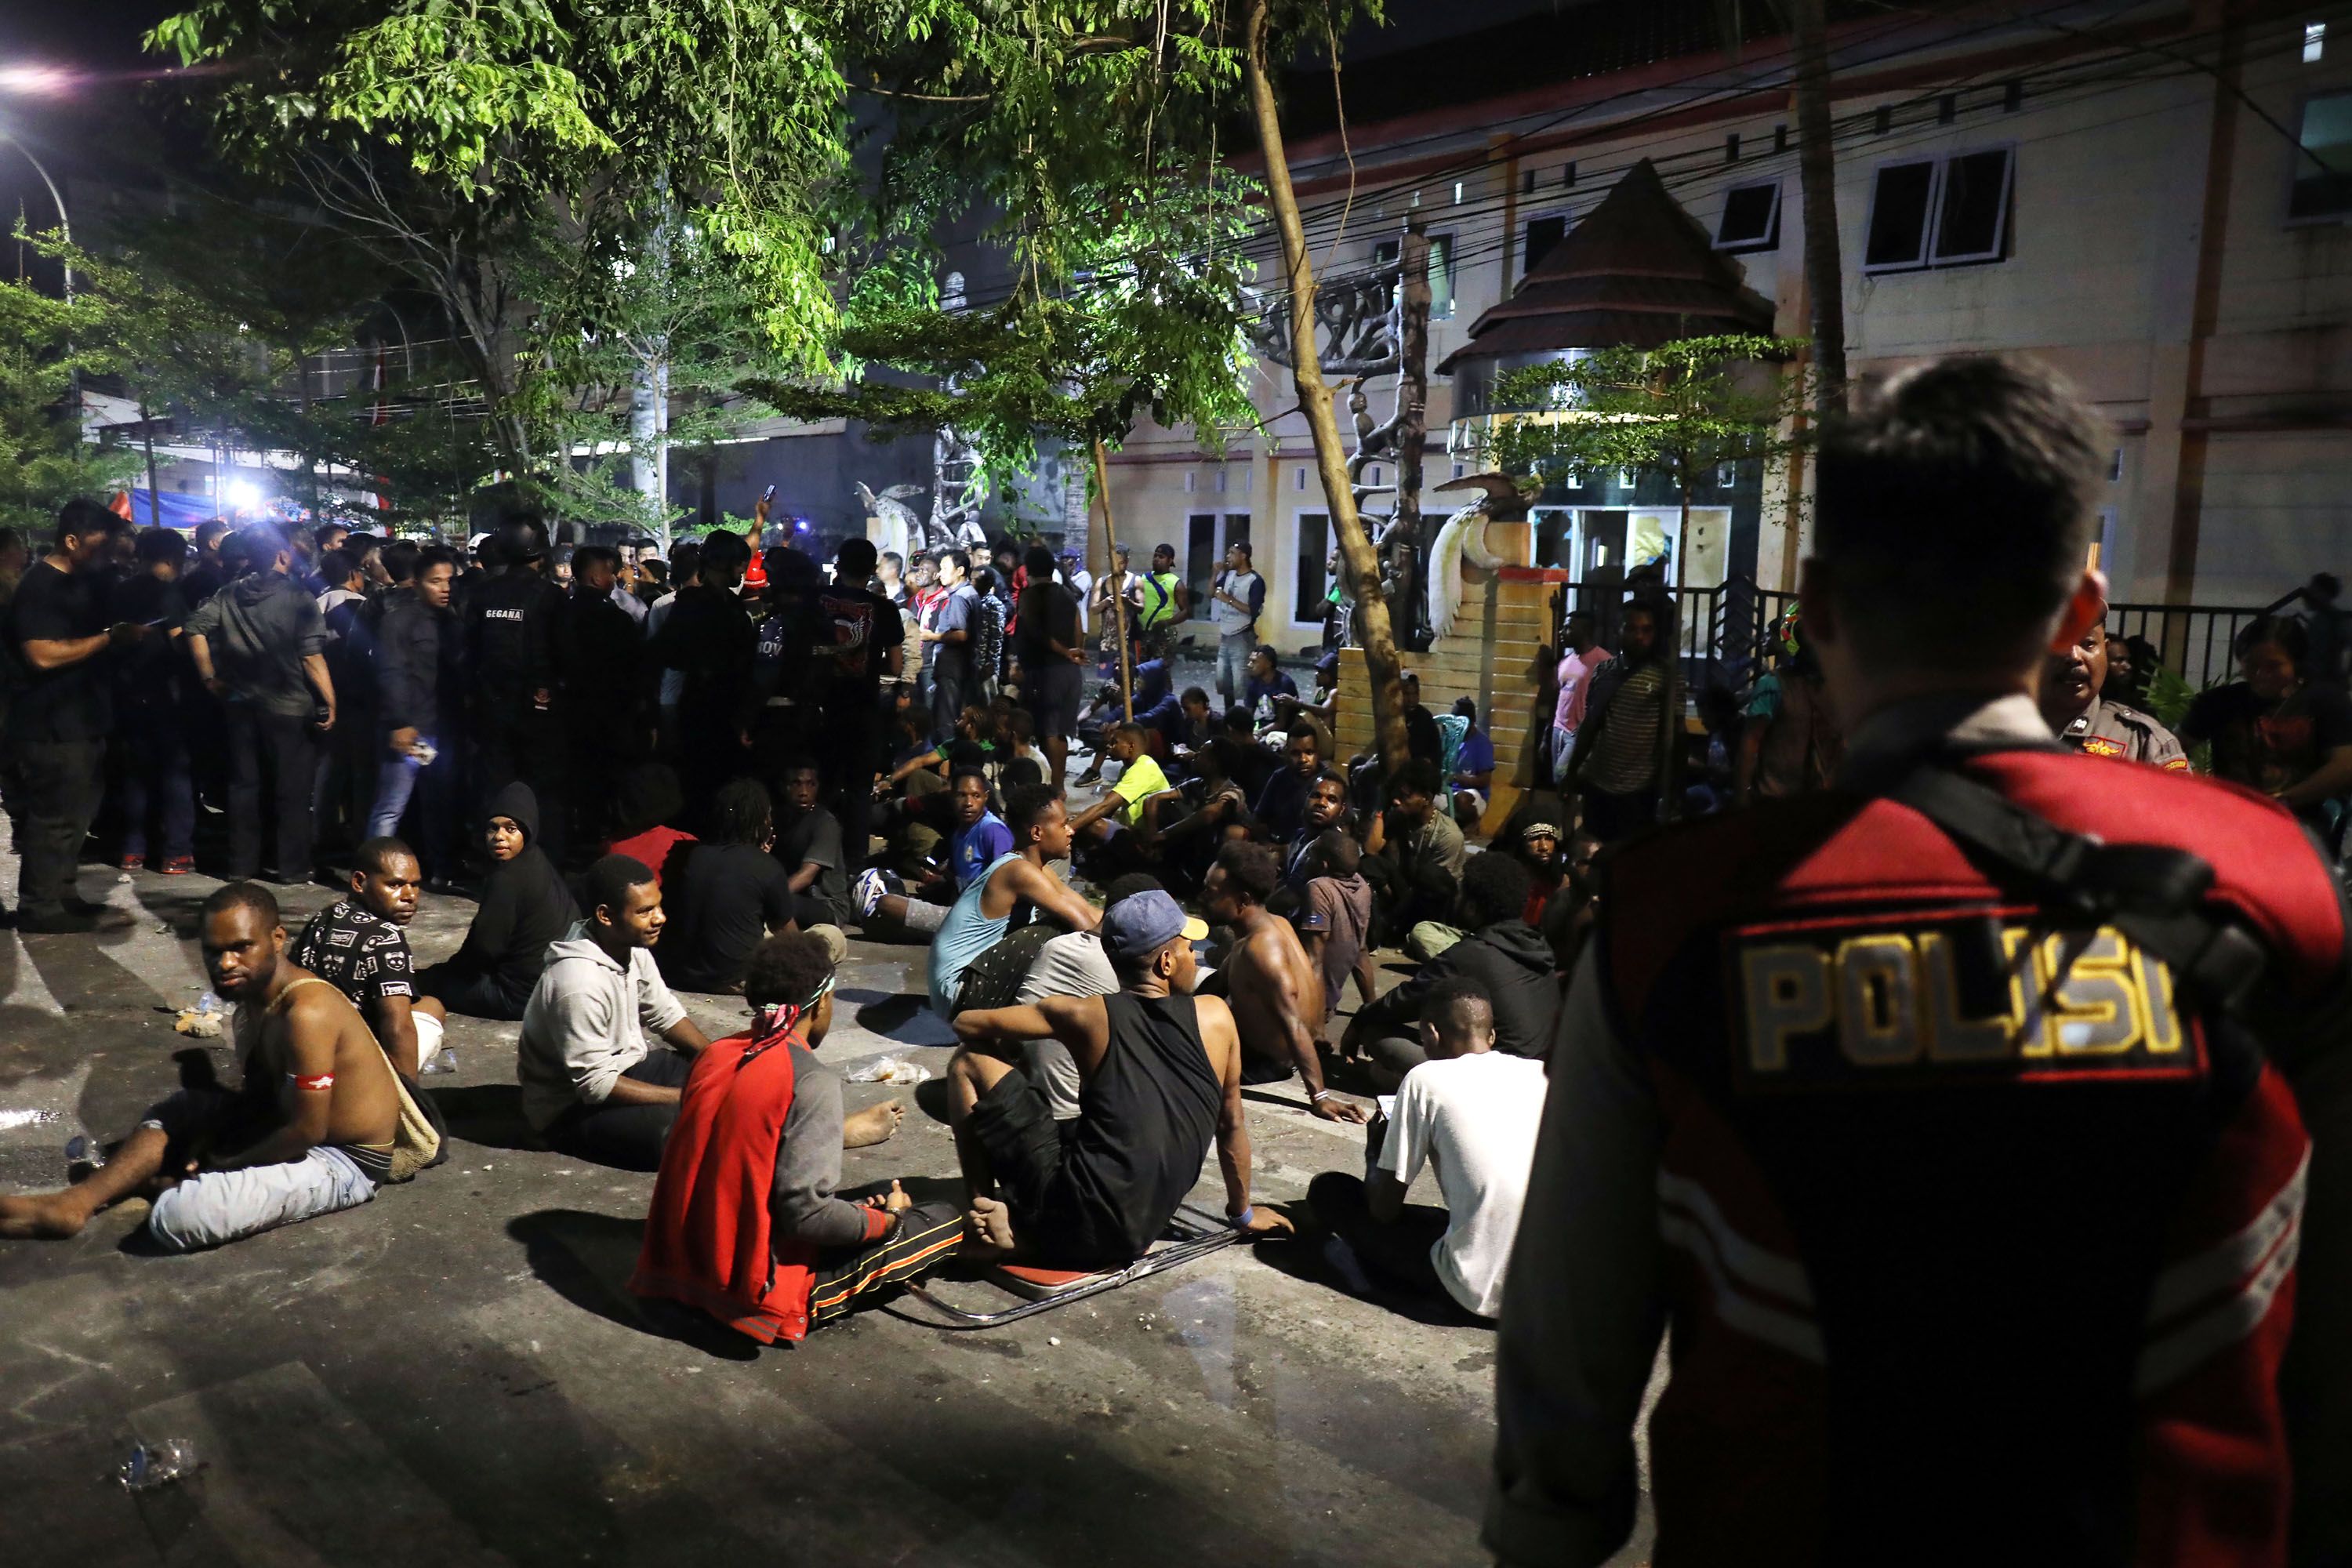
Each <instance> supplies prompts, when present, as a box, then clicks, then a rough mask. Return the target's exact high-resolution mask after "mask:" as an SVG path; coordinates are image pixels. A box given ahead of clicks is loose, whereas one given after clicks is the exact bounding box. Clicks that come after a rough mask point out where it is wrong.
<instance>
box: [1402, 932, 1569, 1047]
mask: <svg viewBox="0 0 2352 1568" xmlns="http://www.w3.org/2000/svg"><path fill="white" fill-rule="evenodd" d="M1455 974H1460V975H1466V976H1467V977H1468V978H1470V979H1472V980H1475V981H1476V982H1477V983H1478V984H1481V985H1483V986H1485V987H1486V994H1487V995H1488V996H1489V997H1491V998H1492V999H1493V1000H1494V1004H1495V1048H1496V1050H1498V1051H1507V1052H1508V1053H1510V1054H1511V1055H1512V1056H1515V1057H1535V1058H1542V1057H1545V1056H1547V1055H1549V1053H1550V1051H1551V1030H1552V1024H1553V1020H1554V1017H1555V1016H1556V1015H1557V1014H1558V1013H1559V1007H1560V984H1559V967H1558V965H1557V963H1555V962H1554V960H1553V957H1552V951H1551V944H1550V943H1549V942H1545V941H1544V939H1543V935H1542V933H1541V932H1539V931H1537V930H1536V929H1535V927H1533V926H1531V925H1529V924H1528V922H1527V921H1497V922H1496V923H1495V924H1493V925H1490V926H1488V927H1486V929H1485V930H1484V931H1474V932H1472V933H1471V934H1470V935H1468V936H1466V937H1464V938H1463V939H1462V940H1461V941H1460V942H1455V943H1454V945H1453V946H1452V947H1449V948H1447V949H1446V950H1445V951H1444V952H1441V953H1439V954H1438V955H1437V956H1436V957H1435V958H1433V959H1431V960H1430V961H1429V962H1428V963H1424V964H1423V965H1422V966H1421V973H1418V974H1416V975H1414V976H1413V977H1412V979H1410V980H1408V981H1406V982H1405V983H1404V984H1402V985H1400V986H1398V987H1397V988H1396V989H1395V990H1393V991H1391V992H1389V993H1388V994H1386V995H1384V996H1382V997H1381V999H1380V1000H1379V1001H1377V1002H1375V1003H1373V1004H1371V1005H1370V1006H1368V1007H1366V1008H1365V1009H1364V1010H1363V1012H1364V1016H1367V1017H1368V1018H1369V1019H1370V1022H1369V1023H1367V1025H1366V1027H1367V1028H1370V1029H1372V1030H1374V1031H1375V1033H1376V1036H1377V1035H1408V1036H1409V1035H1411V1034H1412V1033H1413V1029H1414V1026H1415V1025H1416V1024H1417V1023H1418V1022H1419V1021H1420V1018H1421V999H1422V998H1423V997H1424V996H1426V995H1428V994H1429V993H1430V990H1431V989H1432V988H1433V986H1435V985H1436V984H1437V983H1438V982H1439V981H1441V980H1444V979H1445V978H1447V977H1448V976H1450V975H1455Z"/></svg>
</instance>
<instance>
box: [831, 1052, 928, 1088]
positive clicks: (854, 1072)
mask: <svg viewBox="0 0 2352 1568" xmlns="http://www.w3.org/2000/svg"><path fill="white" fill-rule="evenodd" d="M841 1076H842V1078H843V1079H845V1080H846V1081H847V1082H850V1083H900V1084H905V1083H928V1082H929V1081H930V1077H931V1069H930V1068H927V1067H925V1066H924V1065H923V1064H922V1063H920V1062H912V1061H908V1059H907V1058H904V1057H876V1058H874V1059H873V1060H871V1061H863V1062H860V1063H858V1064H857V1065H856V1067H854V1068H850V1069H849V1070H848V1071H847V1072H845V1073H844V1074H842V1075H841Z"/></svg>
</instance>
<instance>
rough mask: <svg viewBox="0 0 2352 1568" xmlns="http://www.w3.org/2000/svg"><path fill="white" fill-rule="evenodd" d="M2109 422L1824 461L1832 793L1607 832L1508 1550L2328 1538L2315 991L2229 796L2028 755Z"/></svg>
mask: <svg viewBox="0 0 2352 1568" xmlns="http://www.w3.org/2000/svg"><path fill="white" fill-rule="evenodd" d="M2110 445H2111V437H2110V436H2109V435H2108V434H2107V433H2106V432H2105V430H2104V429H2102V428H2101V427H2100V426H2099V424H2098V422H2097V421H2096V419H2095V416H2093V415H2092V414H2091V413H2090V411H2089V410H2088V409H2087V408H2085V407H2084V405H2082V403H2081V402H2080V400H2079V399H2078V398H2076V397H2075V396H2074V394H2073V393H2071V392H2070V391H2069V390H2067V389H2066V388H2065V387H2064V386H2063V384H2060V383H2059V382H2057V381H2056V379H2055V378H2054V377H2053V376H2051V375H2050V374H2047V373H2045V372H2043V371H2041V370H2039V369H2037V368H2034V367H2032V366H2031V365H2028V364H2024V363H2011V362H2006V361H2001V360H1997V359H1955V360H1947V361H1943V362H1940V363H1932V364H1929V365H1927V366H1924V367H1921V368H1919V369H1916V370H1913V371H1910V372H1907V373H1906V374H1902V375H1899V376H1897V377H1895V378H1894V379H1893V380H1892V381H1891V382H1889V383H1888V384H1887V385H1886V387H1885V390H1884V392H1883V394H1882V395H1880V396H1879V397H1878V398H1876V399H1875V400H1874V403H1873V405H1871V406H1870V407H1869V408H1867V409H1866V410H1864V411H1863V412H1862V413H1860V414H1858V415H1856V416H1853V417H1852V418H1850V419H1847V420H1844V421H1841V422H1837V423H1833V424H1832V426H1830V427H1829V428H1828V429H1827V430H1825V432H1824V433H1823V437H1822V445H1821V448H1820V451H1819V454H1818V459H1817V463H1816V467H1815V472H1816V475H1817V484H1818V490H1817V497H1816V501H1815V534H1814V541H1815V542H1814V554H1813V555H1812V557H1811V559H1810V560H1808V561H1807V562H1806V563H1805V575H1804V580H1803V584H1802V604H1803V616H1804V624H1805V629H1806V637H1807V639H1808V640H1809V641H1810V642H1811V643H1812V644H1813V646H1814V647H1815V648H1816V649H1817V650H1818V652H1819V653H1820V656H1821V661H1822V675H1823V679H1824V682H1825V686H1826V689H1827V695H1828V698H1829V700H1830V703H1831V705H1832V709H1833V710H1834V712H1835V715H1836V718H1837V720H1838V722H1839V727H1840V729H1841V731H1843V734H1844V735H1845V737H1846V752H1845V757H1844V761H1843V764H1842V765H1841V767H1840V769H1839V772H1838V773H1837V774H1836V775H1835V777H1834V778H1833V779H1832V783H1831V784H1830V787H1828V788H1826V789H1822V790H1818V791H1812V792H1808V793H1806V794H1803V795H1797V796H1793V797H1790V798H1788V799H1783V800H1775V801H1767V802H1763V803H1761V804H1759V805H1757V806H1756V807H1754V808H1753V809H1750V810H1747V811H1742V812H1736V813H1731V814H1728V815H1727V816H1718V817H1710V818H1706V819H1704V820H1701V821H1698V822H1694V823H1691V824H1688V825H1685V826H1681V827H1677V828H1674V829H1670V830H1668V831H1666V832H1664V833H1653V834H1650V835H1647V836H1645V837H1636V838H1635V839H1633V840H1632V841H1629V842H1628V843H1627V844H1625V845H1624V846H1623V847H1622V848H1620V849H1618V850H1616V851H1613V852H1612V853H1611V854H1610V855H1608V856H1607V857H1605V858H1604V860H1603V862H1602V863H1601V866H1600V868H1599V870H1600V875H1601V896H1600V900H1599V907H1600V919H1599V922H1598V924H1597V926H1596V928H1595V931H1594V934H1593V937H1592V940H1591V942H1590V944H1589V945H1588V946H1587V948H1586V950H1585V953H1584V956H1583V958H1582V959H1581V960H1580V963H1579V966H1578V968H1577V971H1576V973H1575V974H1574V975H1573V977H1572V978H1571V979H1570V983H1569V989H1568V993H1567V996H1566V1005H1565V1006H1564V1007H1563V1009H1562V1012H1561V1016H1560V1021H1559V1027H1558V1031H1557V1034H1556V1037H1555V1039H1554V1043H1553V1047H1552V1054H1551V1058H1550V1079H1551V1086H1550V1090H1549V1098H1548V1100H1547V1103H1546V1107H1545V1113H1544V1127H1543V1133H1542V1137H1541V1139H1540V1141H1539V1142H1538V1148H1537V1152H1536V1156H1535V1162H1534V1167H1533V1170H1532V1171H1531V1173H1530V1174H1529V1178H1528V1193H1527V1199H1526V1205H1525V1207H1524V1210H1523V1213H1522V1221H1521V1225H1520V1228H1519V1233H1518V1237H1517V1245H1516V1247H1515V1249H1514V1251H1513V1254H1512V1258H1511V1262H1510V1274H1509V1283H1508V1287H1507V1298H1506V1301H1505V1305H1504V1311H1503V1322H1502V1331H1501V1336H1500V1340H1499V1342H1498V1363H1499V1364H1498V1367H1497V1379H1496V1384H1497V1406H1498V1408H1497V1416H1498V1420H1497V1426H1498V1441H1497V1447H1496V1488H1495V1491H1494V1494H1493V1496H1492V1498H1491V1500H1490V1502H1489V1506H1488V1509H1487V1513H1486V1544H1487V1545H1488V1546H1489V1547H1490V1548H1491V1549H1493V1551H1494V1552H1495V1553H1496V1556H1497V1557H1498V1558H1499V1559H1500V1560H1501V1561H1502V1562H1503V1563H1506V1564H1509V1565H1512V1568H1517V1565H1520V1564H1528V1565H1533V1564H1542V1565H1544V1568H1558V1565H1565V1564H1584V1563H1600V1562H1601V1561H1603V1560H1604V1559H1606V1558H1608V1557H1609V1556H1610V1555H1611V1553H1612V1552H1614V1551H1615V1550H1616V1549H1617V1548H1618V1547H1619V1546H1620V1545H1621V1544H1622V1542H1623V1541H1624V1539H1625V1536H1626V1534H1627V1533H1628V1531H1630V1529H1631V1527H1632V1524H1633V1517H1634V1512H1635V1504H1636V1494H1637V1490H1638V1484H1637V1478H1638V1476H1639V1474H1640V1472H1639V1470H1638V1468H1637V1466H1636V1462H1635V1457H1634V1445H1633V1428H1634V1426H1635V1423H1636V1420H1637V1418H1638V1416H1639V1415H1640V1413H1641V1410H1642V1407H1643V1394H1644V1390H1645V1388H1646V1387H1647V1386H1648V1385H1649V1384H1650V1383H1651V1381H1652V1373H1653V1369H1654V1366H1655V1364H1656V1359H1657V1353H1658V1349H1659V1345H1660V1342H1661V1339H1662V1337H1663V1336H1664V1333H1665V1331H1667V1330H1668V1328H1669V1327H1670V1328H1671V1336H1672V1338H1671V1342H1672V1348H1673V1361H1674V1364H1673V1375H1672V1376H1671V1378H1670V1379H1669V1380H1668V1381H1667V1382H1666V1384H1665V1387H1664V1393H1663V1394H1662V1395H1661V1396H1660V1398H1659V1399H1658V1401H1657V1404H1656V1406H1655V1409H1654V1412H1653V1413H1652V1415H1651V1416H1650V1420H1649V1435H1650V1467H1649V1480H1650V1492H1651V1497H1652V1500H1653V1501H1654V1507H1655V1516H1656V1521H1657V1532H1658V1533H1657V1542H1656V1545H1655V1556H1656V1559H1657V1561H1659V1562H1662V1563H1664V1562H1673V1563H1679V1564H1682V1565H1684V1568H1692V1565H1698V1568H1707V1565H1712V1564H1724V1565H1727V1568H1728V1565H1731V1564H1737V1565H1738V1568H1761V1565H1766V1564H1780V1563H1787V1564H1792V1565H1793V1564H1799V1563H1802V1564H1807V1565H1812V1564H1879V1563H1905V1564H1912V1565H1916V1564H1927V1563H1933V1564H1946V1563H1949V1564H1955V1565H1957V1564H1962V1563H1966V1564H1969V1565H1971V1568H1974V1565H1977V1564H1982V1563H2004V1564H2020V1563H2036V1564H2041V1563H2049V1564H2058V1563H2067V1564H2084V1563H2111V1564H2116V1565H2117V1568H2121V1565H2123V1564H2126V1563H2196V1564H2199V1565H2200V1568H2218V1565H2221V1564H2231V1565H2238V1568H2253V1565H2255V1564H2273V1563H2280V1562H2282V1561H2285V1560H2287V1559H2288V1552H2289V1551H2290V1544H2289V1541H2290V1533H2292V1537H2293V1545H2292V1551H2293V1552H2294V1561H2296V1562H2299V1563H2312V1564H2318V1563H2344V1562H2347V1561H2352V1555H2347V1552H2352V1333H2347V1329H2346V1325H2347V1322H2352V1159H2347V1156H2352V971H2347V911H2346V909H2345V905H2344V900H2343V896H2342V893H2341V890H2340V889H2338V888H2337V887H2336V881H2335V877H2334V874H2333V868H2332V867H2330V866H2329V865H2327V864H2326V862H2325V860H2324V858H2323V857H2322V855H2321V854H2320V853H2319V852H2318V851H2317V850H2316V848H2315V846H2314V845H2313V844H2312V843H2311V841H2310V840H2309V839H2308V838H2307V837H2305V834H2304V832H2303V831H2302V829H2301V827H2300V826H2299V825H2298V824H2297V823H2296V822H2295V820H2294V817H2293V816H2292V815H2290V814H2289V813H2288V812H2286V811H2285V810H2284V808H2282V807H2280V806H2279V805H2277V804H2276V803H2275V802H2272V801H2268V800H2264V799H2263V798H2261V797H2259V796H2256V795H2252V794H2251V793H2249V792H2245V791H2241V790H2234V789H2231V788H2228V787H2226V786H2223V785H2220V784H2212V783H2210V782H2208V781H2205V780H2202V779H2198V778H2194V777H2191V776H2189V775H2188V774H2185V773H2178V772H2167V771H2164V770H2162V769H2159V768H2153V767H2147V768H2133V767H2117V766H2116V765H2115V764H2114V763H2111V762H2107V761H2104V760H2101V759H2098V758H2095V757H2087V756H2082V755H2077V754H2074V753H2072V752H2069V751H2068V750H2067V749H2066V748H2064V747H2063V746H2062V745H2060V744H2059V742H2058V741H2057V740H2056V739H2055V738H2054V737H2053V735H2052V733H2051V731H2050V728H2049V726H2048V724H2047V723H2046V722H2045V721H2044V720H2043V717H2042V713H2041V711H2040V710H2039V708H2038V707H2037V704H2036V701H2035V693H2036V690H2037V687H2038V686H2039V684H2040V682H2042V680H2043V679H2047V662H2048V658H2049V656H2050V655H2051V654H2052V653H2053V652H2057V651H2062V650H2063V649H2065V648H2067V647H2070V646H2071V645H2072V644H2073V643H2074V640H2075V639H2076V638H2078V637H2082V636H2083V635H2084V632H2085V631H2086V630H2088V629H2089V628H2091V627H2092V626H2095V625H2096V624H2097V622H2098V620H2099V617H2100V616H2101V615H2102V613H2103V611H2104V609H2105V581H2104V579H2103V578H2102V577H2101V576H2100V574H2099V573H2098V572H2096V571H2095V570H2089V569H2086V568H2085V566H2084V560H2085V557H2086V554H2087V551H2088V545H2089V541H2090V531H2089V521H2090V516H2091V511H2092V503H2093V500H2094V498H2095V495H2096V494H2097V492H2098V490H2099V489H2101V488H2102V481H2101V477H2100V476H2101V470H2102V468H2103V467H2104V464H2105V454H2106V453H2107V452H2108V450H2109V449H2110Z"/></svg>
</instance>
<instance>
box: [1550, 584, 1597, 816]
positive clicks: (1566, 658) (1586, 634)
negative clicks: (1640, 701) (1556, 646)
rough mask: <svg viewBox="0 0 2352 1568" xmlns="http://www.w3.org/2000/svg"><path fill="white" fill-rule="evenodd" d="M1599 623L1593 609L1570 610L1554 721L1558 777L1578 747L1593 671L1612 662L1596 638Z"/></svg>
mask: <svg viewBox="0 0 2352 1568" xmlns="http://www.w3.org/2000/svg"><path fill="white" fill-rule="evenodd" d="M1597 624H1598V623H1596V622H1595V620H1594V619H1593V616H1592V612H1591V611H1590V610H1575V611H1571V612H1570V615H1569V617H1568V651H1567V652H1565V653H1563V654H1561V655H1560V658H1559V708H1558V709H1557V710H1554V712H1553V714H1552V721H1551V759H1552V760H1551V768H1552V777H1553V778H1554V779H1555V780H1565V778H1566V777H1567V774H1568V758H1569V753H1570V752H1573V751H1575V750H1576V731H1577V728H1578V726H1580V725H1581V724H1582V723H1583V722H1584V702H1585V698H1586V697H1587V696H1588V695H1589V694H1590V693H1591V689H1592V672H1593V671H1594V670H1596V669H1599V668H1601V666H1602V665H1604V664H1606V663H1608V662H1609V658H1610V655H1609V650H1608V649H1607V648H1605V647H1601V645H1600V643H1599V642H1598V641H1597V640H1596V639H1595V638H1594V637H1593V631H1594V629H1595V627H1596V626H1597Z"/></svg>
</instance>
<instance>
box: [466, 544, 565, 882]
mask: <svg viewBox="0 0 2352 1568" xmlns="http://www.w3.org/2000/svg"><path fill="white" fill-rule="evenodd" d="M489 553H490V556H491V559H492V560H494V561H496V562H498V563H500V564H499V571H498V574H496V575H495V576H493V577H491V578H490V579H489V580H488V581H487V582H485V583H484V584H482V585H481V586H480V587H479V588H478V589H477V590H476V591H475V592H474V593H473V594H472V595H471V596H470V597H469V598H468V599H467V604H466V610H465V621H464V626H465V635H464V639H463V640H464V647H465V660H466V668H467V672H468V673H469V675H470V677H471V682H472V692H473V702H472V721H473V731H474V747H475V766H476V770H477V779H476V784H477V788H478V799H481V800H488V799H489V798H490V797H491V796H493V795H497V794H498V792H499V791H500V790H502V789H504V788H505V787H506V786H507V785H509V784H512V783H514V782H515V781H516V780H518V779H520V780H521V781H522V782H523V783H524V784H529V785H530V788H531V793H532V794H534V795H537V796H538V797H539V813H540V821H541V824H542V832H543V842H542V844H541V847H542V848H544V849H545V850H546V852H547V854H548V857H549V858H551V859H553V860H555V861H556V862H557V863H558V864H561V863H562V857H563V849H564V844H563V839H564V837H566V835H565V833H564V808H565V799H566V795H567V792H566V790H565V788H564V773H565V764H566V762H567V755H566V748H565V745H564V739H563V719H562V713H561V712H560V711H559V710H557V707H556V693H557V690H558V689H559V688H560V687H561V686H562V675H563V672H562V657H561V651H560V650H561V647H562V626H563V619H564V602H563V590H562V589H561V588H558V587H557V586H556V585H555V584H553V583H551V582H550V581H548V578H547V528H546V525H545V524H544V523H543V522H541V520H540V516H539V513H538V512H537V511H535V510H528V509H524V508H520V507H517V508H510V509H509V510H508V511H507V512H506V514H505V516H504V518H503V519H502V520H501V521H500V522H499V527H498V528H497V529H496V530H495V531H493V532H492V534H491V536H490V540H489Z"/></svg>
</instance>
